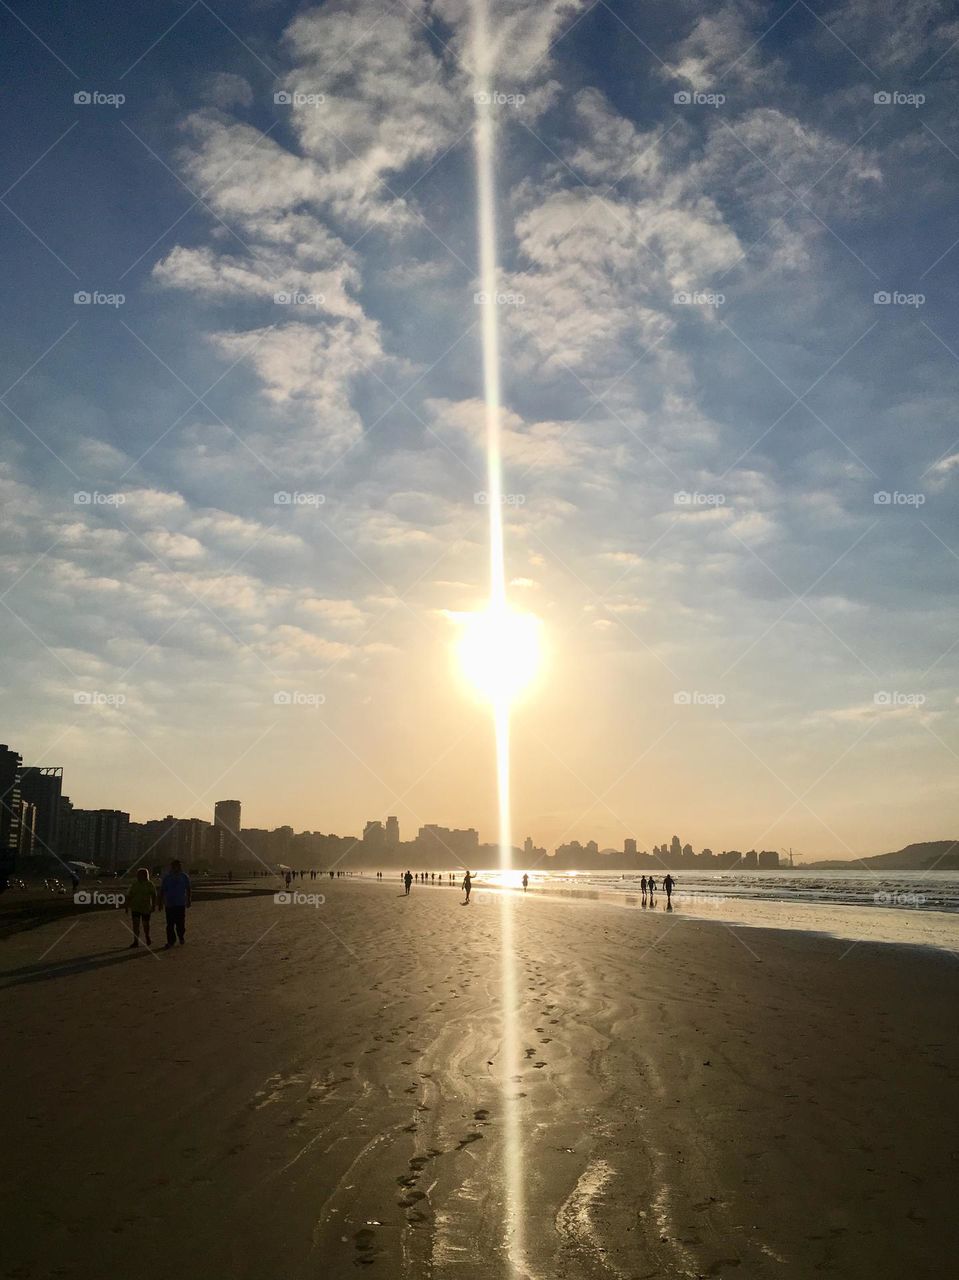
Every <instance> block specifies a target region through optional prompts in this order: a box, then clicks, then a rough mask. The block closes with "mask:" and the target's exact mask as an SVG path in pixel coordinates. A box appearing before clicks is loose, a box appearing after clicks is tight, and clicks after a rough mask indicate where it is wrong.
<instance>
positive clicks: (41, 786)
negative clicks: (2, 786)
mask: <svg viewBox="0 0 959 1280" xmlns="http://www.w3.org/2000/svg"><path fill="white" fill-rule="evenodd" d="M62 789H63V769H62V768H61V767H60V766H59V765H40V764H37V765H25V766H24V767H23V768H22V769H21V770H20V800H21V802H26V803H28V804H32V805H35V806H36V810H37V813H36V823H35V825H34V841H33V852H34V853H35V854H38V855H43V854H58V853H59V852H60V849H59V839H60V793H61V791H62Z"/></svg>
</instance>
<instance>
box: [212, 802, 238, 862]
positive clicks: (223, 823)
mask: <svg viewBox="0 0 959 1280" xmlns="http://www.w3.org/2000/svg"><path fill="white" fill-rule="evenodd" d="M213 840H214V850H213V854H214V857H216V858H218V859H220V860H221V861H233V860H235V859H236V857H237V856H238V854H239V851H240V802H239V800H217V802H216V804H215V805H214V806H213Z"/></svg>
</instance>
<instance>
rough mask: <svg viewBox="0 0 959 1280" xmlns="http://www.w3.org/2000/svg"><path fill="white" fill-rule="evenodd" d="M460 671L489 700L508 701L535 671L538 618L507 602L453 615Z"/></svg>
mask: <svg viewBox="0 0 959 1280" xmlns="http://www.w3.org/2000/svg"><path fill="white" fill-rule="evenodd" d="M456 620H457V622H459V624H460V626H461V628H462V631H461V635H460V638H459V644H458V656H459V661H460V666H461V668H462V670H463V674H464V675H465V676H466V678H467V679H468V680H469V681H470V683H471V684H472V685H473V686H474V687H475V688H476V689H477V690H478V691H479V692H480V693H481V694H482V695H483V696H484V697H485V698H487V699H488V700H489V701H490V702H493V703H503V702H505V703H506V704H507V705H508V704H510V703H512V702H513V701H514V700H515V699H516V698H517V697H518V695H519V694H520V693H522V691H523V690H524V689H525V688H526V687H527V685H529V684H530V683H531V682H532V681H533V680H534V679H535V677H536V674H537V672H538V671H539V667H540V662H541V654H540V621H539V619H538V618H537V617H535V616H534V615H533V614H531V613H520V612H518V611H517V610H515V609H511V608H510V607H509V606H508V605H496V604H491V605H489V606H488V607H487V608H486V609H483V610H482V611H481V612H479V613H462V614H458V615H456Z"/></svg>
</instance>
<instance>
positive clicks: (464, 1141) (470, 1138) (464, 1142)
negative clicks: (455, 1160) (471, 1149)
mask: <svg viewBox="0 0 959 1280" xmlns="http://www.w3.org/2000/svg"><path fill="white" fill-rule="evenodd" d="M482 1139H483V1135H482V1134H481V1133H468V1134H467V1135H466V1137H465V1138H460V1140H459V1142H458V1143H457V1144H456V1150H457V1151H462V1150H463V1148H464V1147H468V1146H469V1145H470V1144H471V1143H473V1142H481V1141H482Z"/></svg>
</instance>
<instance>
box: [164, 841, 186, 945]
mask: <svg viewBox="0 0 959 1280" xmlns="http://www.w3.org/2000/svg"><path fill="white" fill-rule="evenodd" d="M192 901H193V888H192V885H191V884H190V877H189V876H188V875H187V874H186V872H185V871H184V870H183V867H182V865H181V864H180V860H179V858H174V859H173V861H172V862H171V863H170V870H169V871H168V872H167V873H166V875H165V876H164V877H163V879H162V880H161V881H160V905H161V906H162V907H163V909H164V911H165V912H166V947H165V948H164V950H168V949H169V948H170V947H172V946H173V944H174V942H175V941H176V939H177V938H179V939H180V945H181V946H182V945H183V944H184V943H185V942H186V913H187V908H188V907H189V906H190V904H191V903H192Z"/></svg>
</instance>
